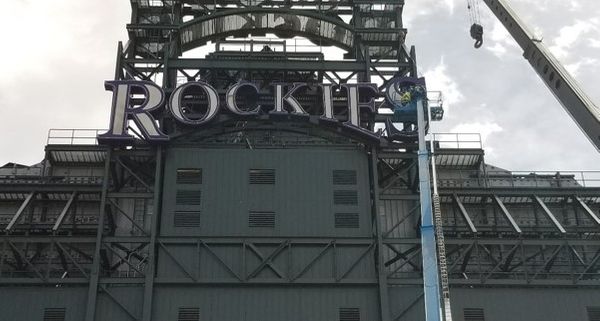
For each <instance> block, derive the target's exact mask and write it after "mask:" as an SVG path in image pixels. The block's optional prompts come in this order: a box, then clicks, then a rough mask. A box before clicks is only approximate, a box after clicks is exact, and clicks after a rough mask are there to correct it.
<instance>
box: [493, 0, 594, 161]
mask: <svg viewBox="0 0 600 321" xmlns="http://www.w3.org/2000/svg"><path fill="white" fill-rule="evenodd" d="M483 2H485V4H486V5H487V6H488V7H489V8H490V9H491V10H492V12H493V13H494V15H495V16H496V17H497V18H498V20H500V22H501V23H502V24H503V25H504V27H505V28H506V29H507V30H508V32H509V33H510V35H511V36H512V37H513V38H514V39H515V40H516V41H517V43H518V44H519V46H520V47H521V48H522V49H523V51H524V53H523V56H524V57H525V59H526V60H527V61H528V62H529V64H530V65H531V66H532V67H533V69H534V70H535V71H536V72H537V74H538V75H539V76H540V78H541V79H542V80H543V81H544V83H545V84H546V86H547V87H548V88H549V89H550V91H551V92H552V93H553V94H554V96H555V97H556V99H558V101H559V102H560V103H561V104H562V106H563V107H564V108H565V109H566V110H567V112H568V113H569V115H571V118H573V120H574V121H575V123H577V125H578V126H579V128H580V129H581V130H582V131H583V132H584V133H585V135H586V136H587V137H588V139H589V140H590V141H591V142H592V144H594V146H595V147H596V149H597V150H598V151H600V108H598V106H596V105H595V104H594V102H593V101H592V100H591V99H590V98H589V97H588V96H587V95H586V94H585V93H584V92H583V90H582V89H581V87H579V85H578V84H577V82H576V81H575V79H573V77H572V76H571V75H570V74H569V73H568V72H567V70H566V69H565V68H564V67H563V66H562V64H561V63H560V62H559V61H558V60H557V59H556V58H555V57H554V55H553V54H552V53H551V52H550V51H549V50H548V48H546V46H545V45H544V44H543V43H542V41H541V40H538V39H535V38H534V37H533V34H532V33H531V32H530V31H529V29H528V28H527V26H526V25H525V24H524V23H523V21H522V20H521V19H520V18H519V16H517V14H516V12H515V11H514V10H513V9H512V8H511V7H510V6H509V5H508V3H507V2H506V1H505V0H483Z"/></svg>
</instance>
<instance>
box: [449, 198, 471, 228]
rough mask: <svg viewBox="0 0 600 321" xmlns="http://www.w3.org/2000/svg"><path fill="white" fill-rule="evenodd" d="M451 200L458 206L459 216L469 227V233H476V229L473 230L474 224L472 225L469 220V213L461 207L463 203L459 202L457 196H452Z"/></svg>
mask: <svg viewBox="0 0 600 321" xmlns="http://www.w3.org/2000/svg"><path fill="white" fill-rule="evenodd" d="M452 198H453V199H454V201H455V202H456V205H457V206H458V209H459V210H460V214H461V215H462V217H463V218H464V219H465V222H467V225H468V226H469V229H470V230H471V232H472V233H477V228H475V224H473V221H472V220H471V217H470V216H469V213H467V210H466V209H465V206H464V205H463V203H462V202H461V201H460V198H459V197H458V195H456V194H452Z"/></svg>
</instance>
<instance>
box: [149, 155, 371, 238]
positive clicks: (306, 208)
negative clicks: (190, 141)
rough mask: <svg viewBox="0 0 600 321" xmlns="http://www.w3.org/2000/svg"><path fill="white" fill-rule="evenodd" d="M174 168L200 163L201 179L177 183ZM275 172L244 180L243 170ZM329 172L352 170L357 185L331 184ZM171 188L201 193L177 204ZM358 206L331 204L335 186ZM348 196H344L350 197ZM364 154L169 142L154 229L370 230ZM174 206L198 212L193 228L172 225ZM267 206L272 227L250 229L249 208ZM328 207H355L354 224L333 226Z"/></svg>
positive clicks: (218, 232) (207, 232) (232, 232)
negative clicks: (270, 177)
mask: <svg viewBox="0 0 600 321" xmlns="http://www.w3.org/2000/svg"><path fill="white" fill-rule="evenodd" d="M178 168H202V172H203V182H202V184H196V185H192V184H179V185H178V184H176V171H177V169H178ZM251 169H273V170H275V184H272V185H271V184H249V181H248V180H249V170H251ZM334 170H355V171H356V172H357V184H356V185H336V186H334V185H333V182H332V173H333V171H334ZM177 190H188V191H200V192H197V193H198V197H201V205H199V206H198V205H176V195H177ZM335 190H337V191H342V192H341V193H342V194H344V192H349V193H351V194H352V193H354V192H353V191H356V195H357V197H358V204H357V205H345V204H342V205H335V204H334V200H333V197H334V191H335ZM350 196H351V195H350ZM368 200H369V184H368V167H367V158H366V153H364V152H361V151H358V150H324V149H320V150H319V149H302V150H300V149H290V150H286V149H278V150H267V149H263V150H248V149H195V148H187V149H185V148H171V149H169V150H168V152H167V160H166V164H165V189H164V197H163V215H162V223H161V235H165V236H167V235H168V236H175V235H203V236H303V237H306V236H335V237H341V236H364V237H367V236H370V235H371V226H370V225H371V224H370V216H371V213H370V210H369V201H368ZM177 210H186V211H195V210H199V211H200V212H201V214H200V226H199V227H178V228H176V227H174V221H175V218H174V213H175V211H177ZM249 211H258V212H274V216H275V218H274V219H275V224H274V227H249V225H248V215H249V214H248V212H249ZM335 213H356V214H358V217H359V228H335Z"/></svg>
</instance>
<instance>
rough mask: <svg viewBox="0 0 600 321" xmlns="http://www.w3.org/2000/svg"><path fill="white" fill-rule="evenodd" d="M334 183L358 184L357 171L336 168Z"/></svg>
mask: <svg viewBox="0 0 600 321" xmlns="http://www.w3.org/2000/svg"><path fill="white" fill-rule="evenodd" d="M333 185H356V171H353V170H334V171H333Z"/></svg>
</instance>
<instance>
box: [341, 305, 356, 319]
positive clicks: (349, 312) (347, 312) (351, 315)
mask: <svg viewBox="0 0 600 321" xmlns="http://www.w3.org/2000/svg"><path fill="white" fill-rule="evenodd" d="M339 316H340V321H360V309H359V308H340V311H339Z"/></svg>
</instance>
